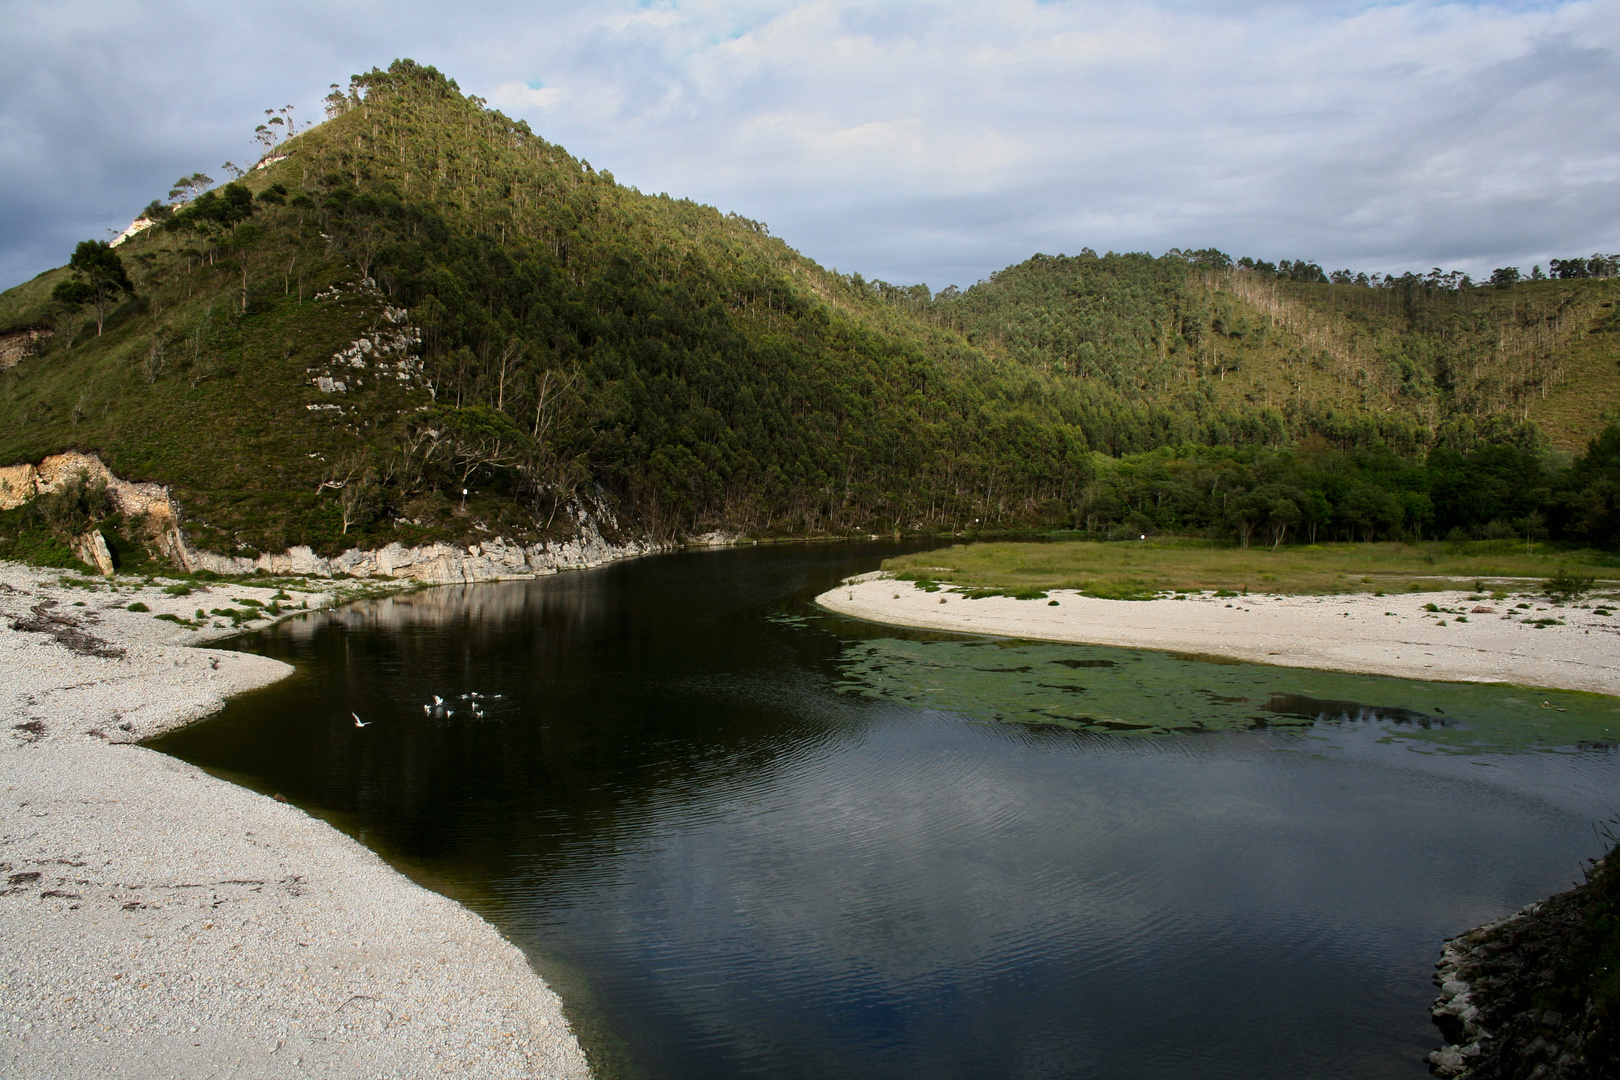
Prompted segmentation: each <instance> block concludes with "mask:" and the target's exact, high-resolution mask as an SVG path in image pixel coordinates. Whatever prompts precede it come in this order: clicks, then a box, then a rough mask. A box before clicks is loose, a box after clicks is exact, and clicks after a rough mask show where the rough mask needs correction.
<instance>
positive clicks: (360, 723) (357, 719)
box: [349, 713, 371, 727]
mask: <svg viewBox="0 0 1620 1080" xmlns="http://www.w3.org/2000/svg"><path fill="white" fill-rule="evenodd" d="M349 715H350V716H352V717H354V726H355V727H370V726H371V723H370V722H369V721H366V720H362V719H360V715H359V714H358V713H350V714H349Z"/></svg>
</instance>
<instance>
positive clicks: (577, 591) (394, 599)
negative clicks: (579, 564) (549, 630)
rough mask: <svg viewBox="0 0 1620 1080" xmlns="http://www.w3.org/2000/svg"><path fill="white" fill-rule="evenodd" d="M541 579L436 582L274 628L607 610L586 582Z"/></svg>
mask: <svg viewBox="0 0 1620 1080" xmlns="http://www.w3.org/2000/svg"><path fill="white" fill-rule="evenodd" d="M541 583H542V584H543V586H544V587H543V588H536V587H535V585H536V583H535V582H531V581H510V582H493V583H483V584H471V585H438V586H434V587H433V588H429V589H423V590H421V591H420V592H413V593H406V594H403V595H399V596H388V597H382V598H380V599H375V600H356V601H354V602H353V603H350V604H347V605H345V606H344V607H341V608H337V609H335V610H332V611H326V612H320V613H315V614H312V615H310V616H308V617H307V618H301V619H292V620H289V621H287V622H286V623H283V624H282V625H281V626H280V627H278V628H277V631H276V633H277V635H278V636H281V637H283V638H285V639H287V640H289V641H308V640H310V639H311V638H313V637H314V636H315V635H316V634H317V633H319V632H320V630H321V628H322V627H331V626H340V627H342V628H343V629H345V630H348V631H366V630H371V631H377V632H390V631H402V630H413V629H427V628H438V629H450V628H463V629H473V628H476V627H479V626H488V627H490V628H494V627H496V626H505V627H511V626H513V625H517V624H521V623H534V622H542V621H550V620H554V619H563V620H565V621H567V622H568V623H569V624H570V625H571V626H574V627H576V628H583V626H585V625H586V624H589V623H590V622H591V621H592V620H593V618H595V619H597V620H600V618H601V617H602V615H603V614H604V613H605V612H606V610H607V604H606V603H605V602H604V601H602V600H601V598H600V597H599V596H597V595H595V594H597V593H598V592H599V590H596V589H593V588H590V587H588V586H587V585H586V584H585V583H584V582H580V581H572V582H571V581H568V580H566V579H563V580H558V579H549V578H548V579H541ZM593 600H594V602H593Z"/></svg>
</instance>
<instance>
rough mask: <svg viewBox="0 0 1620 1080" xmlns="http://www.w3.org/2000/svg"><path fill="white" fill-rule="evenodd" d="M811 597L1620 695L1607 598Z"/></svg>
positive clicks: (1265, 659) (1202, 648) (1024, 632)
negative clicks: (1580, 601) (1556, 601)
mask: <svg viewBox="0 0 1620 1080" xmlns="http://www.w3.org/2000/svg"><path fill="white" fill-rule="evenodd" d="M1051 601H1056V604H1052V603H1051ZM816 602H817V603H819V604H820V605H821V606H823V607H825V608H827V609H828V610H830V611H835V612H837V613H839V614H841V615H849V616H853V617H855V618H859V619H866V620H869V621H871V622H878V623H888V624H890V625H896V626H911V627H918V628H922V629H929V630H945V631H951V632H954V633H963V634H988V635H993V636H998V637H1011V638H1028V639H1033V640H1041V641H1059V642H1070V643H1074V644H1090V645H1115V646H1120V647H1123V648H1130V649H1152V650H1157V651H1162V652H1173V653H1191V654H1207V655H1212V656H1222V657H1229V658H1232V659H1235V660H1248V661H1252V662H1254V663H1258V664H1277V665H1281V666H1283V667H1304V668H1318V669H1323V670H1329V671H1348V672H1356V673H1360V674H1368V675H1393V676H1396V677H1400V678H1411V679H1439V680H1447V681H1458V682H1507V683H1515V684H1519V685H1524V686H1543V687H1552V688H1557V689H1564V690H1584V691H1588V692H1591V693H1598V694H1610V695H1616V696H1620V615H1616V616H1606V615H1600V614H1598V613H1597V611H1598V609H1600V608H1602V605H1601V604H1599V605H1593V606H1587V607H1582V606H1576V605H1563V606H1555V605H1553V604H1551V603H1549V602H1548V601H1547V600H1546V599H1545V598H1537V597H1534V596H1530V595H1526V596H1523V597H1508V598H1506V599H1500V600H1492V599H1489V598H1483V597H1481V596H1479V595H1478V594H1472V593H1467V592H1423V593H1400V594H1391V595H1387V596H1377V595H1369V594H1355V595H1339V596H1258V595H1255V596H1228V597H1217V596H1215V595H1213V594H1208V593H1205V594H1201V595H1188V596H1186V598H1185V599H1158V600H1102V599H1097V598H1095V597H1088V596H1082V595H1080V594H1079V593H1077V592H1074V591H1072V590H1065V589H1053V590H1051V591H1050V592H1049V593H1048V594H1047V597H1046V598H1044V599H1039V600H1017V599H1014V598H1012V597H1009V596H991V597H985V598H983V599H977V600H970V599H968V598H967V597H965V596H964V595H963V594H962V593H959V592H955V591H951V590H950V589H949V588H948V587H947V588H943V589H939V590H938V591H932V592H930V591H928V590H927V589H925V588H921V587H918V585H917V584H915V583H913V582H910V581H898V580H895V579H893V578H890V577H887V576H885V575H882V574H876V575H863V576H862V577H861V578H858V579H854V580H852V581H850V582H846V583H845V584H843V585H840V586H839V587H838V588H835V589H831V590H829V591H827V592H825V593H823V594H822V595H820V596H818V597H817V598H816ZM1430 607H1433V608H1435V609H1437V610H1434V611H1431V610H1428V608H1430ZM1603 610H1609V609H1603ZM1538 623H1539V624H1540V625H1538Z"/></svg>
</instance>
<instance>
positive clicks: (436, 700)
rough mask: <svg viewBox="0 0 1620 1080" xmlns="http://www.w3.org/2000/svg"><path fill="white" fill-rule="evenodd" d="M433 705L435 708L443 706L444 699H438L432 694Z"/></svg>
mask: <svg viewBox="0 0 1620 1080" xmlns="http://www.w3.org/2000/svg"><path fill="white" fill-rule="evenodd" d="M433 704H434V706H435V707H437V706H440V705H443V704H444V698H442V697H440V696H439V695H438V694H434V695H433Z"/></svg>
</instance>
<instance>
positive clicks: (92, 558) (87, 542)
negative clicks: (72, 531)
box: [73, 529, 118, 577]
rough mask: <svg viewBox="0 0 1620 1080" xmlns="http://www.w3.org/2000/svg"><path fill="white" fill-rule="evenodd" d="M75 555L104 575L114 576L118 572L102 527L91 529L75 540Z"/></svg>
mask: <svg viewBox="0 0 1620 1080" xmlns="http://www.w3.org/2000/svg"><path fill="white" fill-rule="evenodd" d="M73 557H74V558H75V559H78V560H79V561H80V562H82V563H84V564H85V565H86V566H93V567H95V568H96V571H97V572H98V573H100V574H101V576H102V577H112V576H113V575H114V574H115V573H117V572H118V570H117V568H116V567H115V566H113V557H112V551H111V550H110V549H108V547H107V538H106V537H105V536H102V535H101V530H100V529H91V530H90V531H89V532H87V533H85V534H84V535H83V536H80V537H78V538H77V539H75V540H74V541H73Z"/></svg>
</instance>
